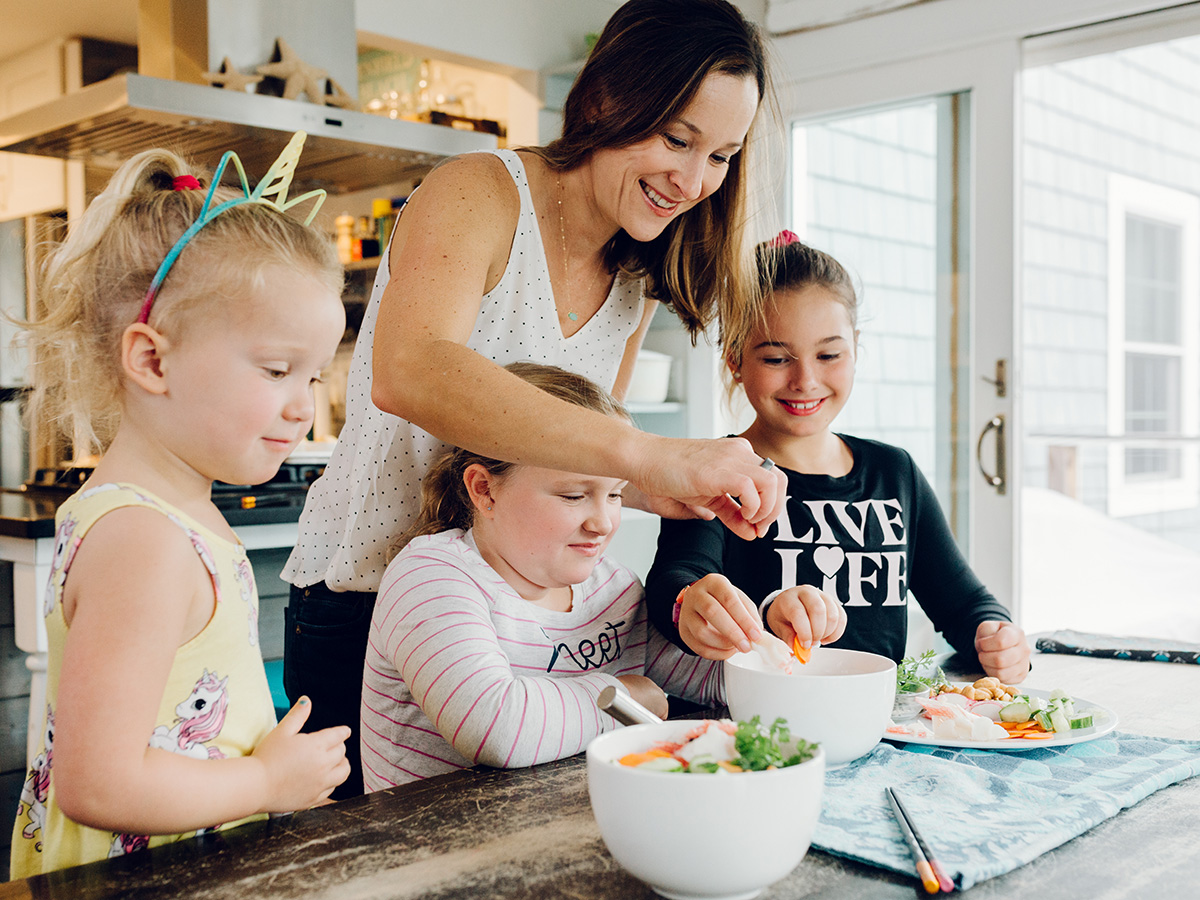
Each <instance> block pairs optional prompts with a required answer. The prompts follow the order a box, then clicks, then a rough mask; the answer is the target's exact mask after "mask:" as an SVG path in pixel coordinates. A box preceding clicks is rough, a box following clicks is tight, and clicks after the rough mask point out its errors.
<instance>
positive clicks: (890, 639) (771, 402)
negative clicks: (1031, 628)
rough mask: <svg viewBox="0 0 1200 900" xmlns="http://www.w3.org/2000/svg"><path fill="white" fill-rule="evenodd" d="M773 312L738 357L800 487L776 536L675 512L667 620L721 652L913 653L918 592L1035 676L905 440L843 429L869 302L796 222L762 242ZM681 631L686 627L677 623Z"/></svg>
mask: <svg viewBox="0 0 1200 900" xmlns="http://www.w3.org/2000/svg"><path fill="white" fill-rule="evenodd" d="M758 258H759V272H760V277H761V278H762V283H763V289H764V290H765V291H766V292H767V295H768V299H767V310H766V318H765V320H764V321H763V323H762V324H761V325H759V326H757V327H755V328H752V329H750V330H749V331H747V332H746V333H745V334H744V335H736V334H728V335H726V336H725V337H726V354H727V355H726V361H727V363H728V366H729V371H730V374H731V376H732V378H733V381H734V383H735V384H736V386H738V387H740V388H741V389H742V390H743V391H744V392H745V395H746V398H747V399H748V400H749V401H750V405H751V406H752V407H753V408H754V412H755V414H756V416H755V419H754V423H753V424H752V425H751V426H750V427H749V428H748V429H746V431H745V432H743V434H742V436H743V437H744V438H746V439H747V440H749V441H750V443H751V444H752V445H753V446H754V449H755V450H756V451H757V452H759V453H761V454H763V455H764V456H768V457H770V458H771V459H774V460H775V461H776V462H777V463H778V464H779V466H780V468H782V469H783V470H784V472H786V473H787V478H788V498H787V506H786V509H785V511H784V514H783V515H781V516H780V517H779V520H778V521H777V522H776V524H775V526H774V527H773V528H772V530H771V532H770V533H769V534H768V535H767V537H766V539H765V540H762V541H756V542H755V543H754V544H752V545H751V544H747V543H746V542H745V541H739V540H736V539H731V537H730V534H729V532H728V531H727V530H726V529H724V528H723V527H721V525H720V523H688V522H664V523H663V528H662V532H661V534H660V536H659V547H658V554H657V556H656V557H655V561H654V566H653V569H652V570H651V572H650V575H649V577H648V578H647V593H648V595H649V598H650V604H651V610H652V618H653V619H654V621H656V622H658V623H660V627H663V628H664V629H666V628H667V627H669V623H670V622H671V619H672V616H674V617H675V618H676V620H677V621H678V623H679V626H678V632H677V635H678V638H679V639H680V640H681V641H682V642H683V643H685V644H687V645H688V646H689V647H691V648H692V649H693V650H695V651H696V652H698V653H700V654H702V655H704V656H707V657H710V658H720V657H722V656H728V655H730V654H731V653H732V652H733V648H734V646H735V645H736V644H737V643H739V642H740V641H742V640H744V633H746V632H747V631H748V630H749V629H751V628H757V626H758V617H757V616H756V615H754V612H753V606H750V607H749V608H747V604H746V603H745V602H744V600H745V599H747V598H748V599H749V600H751V601H753V604H757V605H758V606H759V607H760V609H761V610H762V611H763V614H764V617H765V620H766V623H767V626H768V627H769V629H770V630H771V632H772V633H774V634H775V635H777V636H778V637H780V638H783V639H784V641H786V642H787V643H789V644H790V643H791V642H792V640H793V638H798V639H799V640H800V642H801V643H803V644H805V645H808V646H813V645H814V644H817V643H829V642H833V645H834V646H837V647H846V648H850V649H855V650H869V651H872V652H874V653H880V654H882V655H884V656H889V657H891V658H892V659H895V660H897V661H898V660H900V659H901V657H902V656H903V655H904V649H905V639H906V634H907V627H908V605H907V604H908V596H909V592H910V591H911V592H912V594H913V596H915V597H916V598H917V601H918V602H919V603H920V604H921V606H922V608H923V609H924V610H925V612H926V613H928V614H929V617H930V619H932V621H933V624H934V626H935V627H936V628H937V629H938V630H939V631H941V632H942V633H943V634H944V635H945V636H946V638H947V639H948V640H949V642H950V643H951V644H952V645H953V646H954V647H955V648H956V649H958V650H961V651H965V652H967V653H970V654H975V653H978V656H979V662H980V664H981V665H982V667H983V669H984V671H986V672H987V673H988V674H989V675H994V676H996V677H997V678H999V679H1000V680H1001V681H1004V682H1010V683H1011V682H1017V681H1021V680H1022V679H1023V678H1024V677H1025V675H1026V674H1027V672H1028V671H1029V645H1028V643H1027V642H1026V640H1025V635H1024V632H1022V631H1021V629H1020V628H1018V627H1017V626H1016V625H1014V624H1013V623H1012V622H1011V621H1010V616H1009V614H1008V611H1007V610H1006V609H1005V608H1004V606H1003V605H1001V604H1000V602H999V601H997V600H996V598H995V597H993V596H992V595H991V594H990V593H989V592H988V590H987V588H986V587H984V586H983V584H981V583H980V581H979V579H978V578H976V577H975V573H974V572H972V571H971V568H970V566H969V565H968V564H967V561H966V559H965V558H964V557H963V555H962V553H961V552H960V551H959V549H958V546H957V545H956V544H955V542H954V536H953V535H952V534H951V532H950V528H949V526H948V525H947V524H946V518H945V516H944V515H943V514H942V510H941V507H939V506H938V502H937V498H936V497H935V496H934V493H933V489H932V488H930V486H929V483H928V482H927V481H926V480H925V477H924V476H923V475H922V474H921V471H920V470H919V469H918V468H917V466H916V463H914V462H913V460H912V457H910V456H909V455H908V453H906V452H905V451H904V450H902V449H900V448H899V447H893V446H890V445H888V444H882V443H879V442H877V441H869V440H865V439H863V438H857V437H853V436H851V435H848V434H840V433H838V432H835V431H834V430H833V424H834V420H835V419H836V418H837V416H838V413H840V412H841V410H842V408H843V407H844V406H845V405H846V403H847V402H848V401H849V399H850V391H851V389H852V387H853V386H854V366H855V361H856V360H857V358H858V330H857V317H858V298H857V296H856V294H855V291H854V286H853V285H852V283H851V281H850V277H849V276H848V275H847V274H846V271H845V269H843V268H842V266H841V265H840V264H839V263H838V262H837V260H835V259H833V257H831V256H829V255H828V254H826V253H822V252H821V251H819V250H815V249H813V248H812V247H808V246H806V245H805V244H803V243H801V242H800V241H798V240H796V238H795V235H793V234H792V233H791V232H784V233H783V234H782V235H781V236H780V238H779V239H777V240H776V242H775V243H773V244H770V245H767V244H764V245H762V246H761V247H760V248H759V257H758ZM666 633H672V632H666Z"/></svg>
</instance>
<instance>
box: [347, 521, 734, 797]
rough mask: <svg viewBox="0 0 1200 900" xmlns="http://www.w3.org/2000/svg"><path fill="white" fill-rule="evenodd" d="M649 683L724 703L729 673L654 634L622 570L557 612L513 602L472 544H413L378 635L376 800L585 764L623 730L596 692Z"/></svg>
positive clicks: (381, 608)
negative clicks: (608, 734) (380, 795)
mask: <svg viewBox="0 0 1200 900" xmlns="http://www.w3.org/2000/svg"><path fill="white" fill-rule="evenodd" d="M643 674H644V675H647V676H649V677H650V678H651V679H653V680H654V681H655V682H657V683H658V684H659V685H661V686H662V687H663V689H664V690H666V691H667V692H668V693H670V694H674V695H675V696H679V697H683V698H685V699H688V700H694V701H697V702H701V703H706V704H713V703H720V702H723V701H724V683H723V680H722V677H721V664H720V663H719V662H712V661H709V660H706V659H701V658H699V657H695V656H689V655H687V654H685V653H684V652H683V651H681V650H680V649H679V648H678V647H676V646H675V645H674V644H672V643H671V642H669V641H667V640H665V639H664V638H663V637H662V636H661V635H660V634H659V633H658V632H657V631H656V630H655V629H654V628H653V626H650V625H648V623H647V620H646V608H645V603H644V602H643V592H642V586H641V583H640V582H639V581H638V579H637V576H636V575H634V574H633V573H632V572H631V571H629V570H628V569H626V568H625V567H624V566H621V565H619V564H617V563H615V562H613V561H612V560H609V559H607V558H604V559H601V560H600V562H599V563H598V564H597V565H596V568H595V570H594V571H593V572H592V576H591V577H590V578H589V579H588V580H587V581H585V582H583V583H582V584H577V585H574V586H573V588H572V608H571V610H570V611H569V612H559V611H555V610H550V609H545V608H543V607H540V606H536V605H534V604H532V603H530V602H529V601H527V600H525V599H523V598H522V597H521V596H520V595H519V594H517V592H516V591H515V590H513V588H512V587H510V586H509V585H508V584H507V583H506V582H505V581H504V580H503V579H502V578H501V577H500V576H499V575H498V574H496V572H495V571H494V570H493V569H492V568H491V567H490V566H488V564H487V563H486V562H484V560H483V557H481V556H480V555H479V552H478V550H477V549H476V548H475V543H474V541H473V539H472V536H471V534H470V533H469V532H467V533H464V532H462V531H461V530H457V529H455V530H452V531H445V532H442V533H441V534H436V535H430V536H427V537H421V538H417V539H416V540H414V541H413V542H412V543H410V544H409V545H408V546H407V547H405V549H404V550H403V552H401V553H400V554H399V555H398V556H397V557H396V558H395V559H394V560H393V561H392V562H391V564H390V565H389V566H388V568H387V571H386V572H385V573H384V577H383V582H382V584H381V585H380V588H379V596H378V599H377V601H376V604H375V615H374V618H373V620H372V622H371V634H370V640H369V642H368V645H367V658H366V665H365V668H364V672H363V699H362V759H363V780H364V783H365V787H366V790H367V791H368V792H369V791H376V790H380V789H382V788H386V787H391V786H393V785H396V784H403V783H405V782H409V781H415V780H417V779H420V778H429V777H430V776H433V775H439V774H441V773H443V772H450V771H454V770H455V769H460V768H466V767H469V766H474V765H479V764H483V765H489V766H496V767H502V768H508V767H518V766H530V765H534V764H535V763H540V762H547V761H549V760H553V759H561V758H562V757H565V756H571V755H574V754H576V753H579V752H580V751H582V750H583V749H584V748H585V747H586V746H587V743H588V742H589V741H590V740H591V739H592V738H594V737H595V736H596V735H598V734H600V733H601V732H604V731H608V730H610V729H612V728H614V727H617V726H616V723H615V722H614V721H613V720H612V719H611V718H609V716H608V715H606V714H605V713H603V712H601V711H600V710H599V709H597V707H596V699H597V697H599V695H600V692H601V691H602V690H603V689H604V688H605V687H607V686H608V685H610V684H619V682H618V681H617V676H619V675H643Z"/></svg>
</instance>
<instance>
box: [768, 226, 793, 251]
mask: <svg viewBox="0 0 1200 900" xmlns="http://www.w3.org/2000/svg"><path fill="white" fill-rule="evenodd" d="M799 242H800V235H798V234H796V232H794V231H789V230H788V229H786V228H785V229H783V231H781V232H779V234H777V235H775V238H774V240H772V241H771V246H772V247H785V246H787V245H788V244H797V243H799Z"/></svg>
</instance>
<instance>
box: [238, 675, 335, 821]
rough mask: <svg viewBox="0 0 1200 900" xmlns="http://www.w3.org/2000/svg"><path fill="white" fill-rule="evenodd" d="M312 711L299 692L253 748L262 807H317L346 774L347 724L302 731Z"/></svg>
mask: <svg viewBox="0 0 1200 900" xmlns="http://www.w3.org/2000/svg"><path fill="white" fill-rule="evenodd" d="M311 712H312V704H311V702H310V701H309V699H308V698H307V697H301V698H300V699H299V700H298V701H297V702H296V705H295V706H293V707H292V708H291V709H290V710H288V714H287V715H286V716H284V717H283V719H282V720H281V721H280V723H279V724H278V725H276V726H275V727H274V728H272V729H271V731H270V732H269V733H268V734H267V736H266V737H265V738H263V739H262V741H261V742H260V743H259V745H258V746H257V747H255V748H254V753H253V754H252V755H253V758H254V759H256V760H258V761H259V762H261V763H262V767H263V771H264V772H265V774H266V777H267V789H266V803H265V804H264V807H263V812H293V811H294V810H298V809H308V808H309V807H312V806H316V805H317V804H318V803H321V802H323V801H325V800H326V799H328V797H329V795H330V794H331V793H332V792H333V789H334V788H335V787H337V786H338V785H339V784H341V783H342V782H343V781H345V780H346V776H348V775H349V774H350V763H348V762H347V761H346V738H348V737H350V729H349V728H347V727H346V726H345V725H337V726H335V727H333V728H323V729H321V730H320V731H314V732H312V733H310V734H301V733H300V729H301V728H302V727H303V726H304V723H305V722H307V721H308V716H309V714H310V713H311Z"/></svg>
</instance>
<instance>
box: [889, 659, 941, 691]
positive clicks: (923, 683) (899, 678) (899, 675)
mask: <svg viewBox="0 0 1200 900" xmlns="http://www.w3.org/2000/svg"><path fill="white" fill-rule="evenodd" d="M935 656H936V654H935V653H934V651H932V650H926V651H925V652H924V653H922V654H921V655H920V656H917V657H913V656H906V657H904V659H902V660H900V662H899V664H898V665H897V666H896V692H897V693H900V694H912V693H916V692H919V691H926V692H928V693H929V694H932V692H933V690H934V688H936V687H939V686H940V685H944V684H945V683H946V676H945V674H943V672H942V670H941V669H940V668H936V667H935V668H934V669H933V671H932V672H930V673H929V674H928V675H922V674H921V671H922V670H923V669H928V668H929V667H930V666H932V665H933V661H934V657H935Z"/></svg>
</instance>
